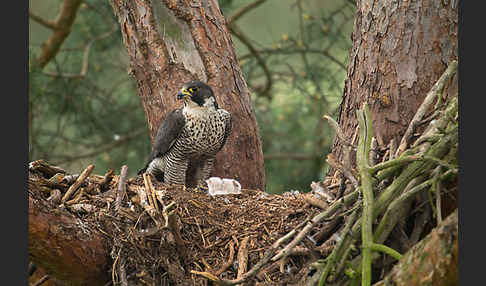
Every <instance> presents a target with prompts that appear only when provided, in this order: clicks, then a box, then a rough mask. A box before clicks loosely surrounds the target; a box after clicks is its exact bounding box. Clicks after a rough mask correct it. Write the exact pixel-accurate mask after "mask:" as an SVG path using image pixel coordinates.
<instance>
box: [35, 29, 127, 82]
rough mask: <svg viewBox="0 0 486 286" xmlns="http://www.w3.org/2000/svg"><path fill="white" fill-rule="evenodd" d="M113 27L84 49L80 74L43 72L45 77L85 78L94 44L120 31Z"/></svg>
mask: <svg viewBox="0 0 486 286" xmlns="http://www.w3.org/2000/svg"><path fill="white" fill-rule="evenodd" d="M113 27H114V28H113V29H112V30H111V31H108V32H105V33H103V34H101V35H99V36H97V37H95V38H93V39H91V40H90V41H89V42H88V44H86V46H85V47H84V54H83V63H82V65H81V71H80V72H79V73H78V74H71V73H56V72H49V71H43V73H44V74H45V75H48V76H52V77H64V78H72V79H74V78H83V77H85V76H86V73H87V72H88V64H89V54H90V51H91V46H92V45H93V43H94V42H95V41H97V40H101V39H104V38H106V37H108V36H110V35H111V34H113V33H114V32H115V31H116V30H117V29H118V27H117V26H115V25H114V26H113Z"/></svg>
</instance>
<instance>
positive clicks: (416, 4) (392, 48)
mask: <svg viewBox="0 0 486 286" xmlns="http://www.w3.org/2000/svg"><path fill="white" fill-rule="evenodd" d="M457 19H458V18H457V6H453V5H452V4H451V2H449V1H419V0H411V1H386V0H360V1H358V2H357V10H356V16H355V22H354V31H353V34H352V40H353V48H352V50H351V52H350V62H349V65H348V72H347V79H346V82H345V86H344V93H343V101H342V103H341V106H340V112H339V116H338V122H339V126H340V128H341V130H342V131H343V133H344V137H345V138H352V136H353V133H354V131H355V129H356V126H357V125H358V121H357V118H356V115H355V111H356V110H358V109H359V107H360V106H361V104H362V103H363V102H367V103H368V105H369V107H370V111H371V116H372V118H373V126H374V130H375V134H374V136H375V137H376V139H377V141H378V145H379V146H381V147H383V146H387V145H388V143H389V142H390V141H391V140H392V139H394V140H395V141H396V142H400V140H401V138H402V136H403V134H404V133H405V131H406V129H407V127H408V125H409V122H410V121H411V120H412V118H413V116H414V115H415V113H416V111H417V108H418V107H419V106H420V105H421V103H422V102H423V100H424V98H425V97H426V95H427V93H428V92H429V90H430V89H431V87H432V86H433V85H434V84H435V82H436V81H437V79H439V77H440V76H441V75H442V73H443V72H444V70H446V68H447V65H448V64H449V63H450V62H451V61H452V60H454V59H457V47H458V46H457V21H458V20H457ZM457 78H458V77H457V74H456V75H454V76H453V77H452V79H451V80H449V81H447V83H446V85H445V88H444V92H443V97H444V98H447V97H449V96H450V95H455V94H457V87H458V85H457ZM430 111H431V110H430V109H429V110H428V112H427V114H428V113H429V112H430ZM416 131H417V132H418V133H421V132H422V131H423V127H419V128H417V130H416ZM411 139H412V140H411V142H413V140H414V139H415V138H411ZM332 150H333V151H332V154H333V155H334V156H335V157H336V158H337V160H338V161H342V159H343V154H344V149H343V144H342V142H341V141H340V140H338V139H335V141H334V144H333V147H332ZM335 171H336V170H334V169H333V168H330V170H329V173H328V175H329V176H333V175H334V173H335Z"/></svg>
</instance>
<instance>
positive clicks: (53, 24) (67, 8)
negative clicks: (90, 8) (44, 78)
mask: <svg viewBox="0 0 486 286" xmlns="http://www.w3.org/2000/svg"><path fill="white" fill-rule="evenodd" d="M82 2H83V1H82V0H64V2H63V4H62V6H61V9H60V12H59V14H58V15H57V18H56V20H55V21H49V20H42V21H41V18H40V17H38V16H35V15H34V14H32V13H30V17H31V18H33V19H34V20H36V21H37V22H40V23H41V24H43V25H44V26H47V27H49V28H50V29H52V30H53V32H52V34H51V35H50V36H49V38H48V39H47V40H46V41H45V42H44V43H43V44H42V46H41V53H40V55H39V57H38V58H36V59H35V62H36V63H37V64H38V65H39V66H40V67H41V68H44V67H45V66H46V65H47V63H49V61H50V60H51V59H53V58H54V57H55V56H56V54H57V52H58V51H59V49H60V48H61V45H62V43H63V42H64V40H65V39H66V38H67V37H68V36H69V33H70V32H71V26H72V25H73V23H74V19H75V18H76V13H77V11H78V8H79V6H80V5H81V3H82Z"/></svg>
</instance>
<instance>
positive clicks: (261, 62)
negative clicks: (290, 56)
mask: <svg viewBox="0 0 486 286" xmlns="http://www.w3.org/2000/svg"><path fill="white" fill-rule="evenodd" d="M228 27H229V30H230V32H231V33H232V34H233V35H234V36H235V37H236V38H238V40H240V41H241V42H242V43H243V44H244V45H245V46H246V47H247V48H248V50H249V51H250V52H251V53H252V54H253V56H254V57H255V59H256V60H257V62H258V64H259V65H260V66H261V67H262V69H263V73H264V74H265V77H266V78H267V81H266V83H265V87H264V88H263V89H262V91H261V94H262V95H263V96H265V97H268V98H269V99H271V98H272V97H271V95H270V94H269V91H270V90H271V89H272V84H273V81H272V74H271V73H270V70H269V69H268V67H267V63H266V62H265V61H264V60H263V58H262V57H261V56H260V54H259V53H258V51H257V49H256V48H255V47H253V45H252V44H251V43H250V40H249V39H248V37H246V35H245V34H243V33H242V32H241V30H240V29H238V27H237V26H236V25H234V24H233V25H231V26H228Z"/></svg>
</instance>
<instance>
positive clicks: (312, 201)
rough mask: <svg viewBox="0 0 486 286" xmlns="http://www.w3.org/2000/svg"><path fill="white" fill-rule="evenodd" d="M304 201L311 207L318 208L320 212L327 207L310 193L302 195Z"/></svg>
mask: <svg viewBox="0 0 486 286" xmlns="http://www.w3.org/2000/svg"><path fill="white" fill-rule="evenodd" d="M304 201H306V202H307V203H309V204H310V205H311V206H314V207H318V208H320V209H322V210H325V209H327V208H328V207H329V205H328V204H327V203H326V202H325V201H323V200H321V199H318V198H316V197H315V196H314V195H313V194H310V193H307V194H304Z"/></svg>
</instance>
